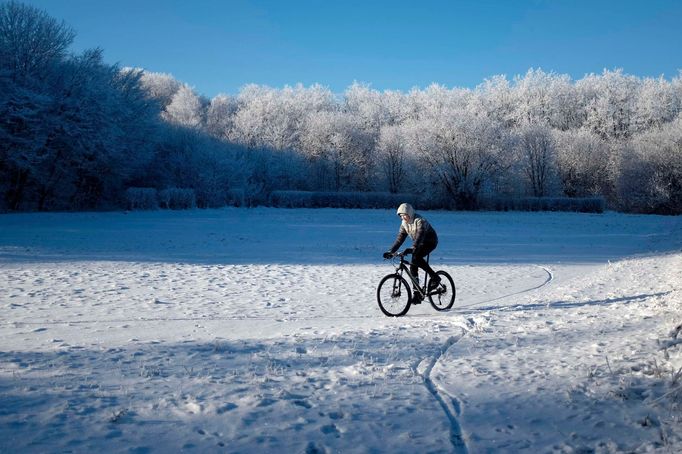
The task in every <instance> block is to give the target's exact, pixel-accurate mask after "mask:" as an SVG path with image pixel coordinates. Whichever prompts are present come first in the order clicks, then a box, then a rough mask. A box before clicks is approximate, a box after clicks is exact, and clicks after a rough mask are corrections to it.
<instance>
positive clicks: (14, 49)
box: [0, 1, 76, 81]
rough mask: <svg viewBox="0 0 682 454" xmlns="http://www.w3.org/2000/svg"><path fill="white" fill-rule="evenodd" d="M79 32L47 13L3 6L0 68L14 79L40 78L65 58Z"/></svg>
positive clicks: (12, 3)
mask: <svg viewBox="0 0 682 454" xmlns="http://www.w3.org/2000/svg"><path fill="white" fill-rule="evenodd" d="M75 36H76V33H75V32H74V31H73V29H71V27H69V26H68V25H66V24H65V23H64V22H59V21H57V20H56V19H53V18H52V17H50V16H49V15H48V14H47V13H45V12H44V11H41V10H39V9H37V8H34V7H32V6H28V5H24V4H22V3H19V2H16V1H9V2H4V3H0V68H2V69H4V70H6V71H8V72H9V74H10V75H11V77H12V78H13V79H14V80H21V81H25V79H26V78H27V77H33V78H41V77H42V76H45V75H46V74H47V73H48V68H49V66H50V65H52V64H54V63H56V62H59V61H60V60H61V59H62V58H64V57H65V55H66V51H67V49H68V48H69V46H70V45H71V44H72V42H73V40H74V38H75Z"/></svg>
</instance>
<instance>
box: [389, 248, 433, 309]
mask: <svg viewBox="0 0 682 454" xmlns="http://www.w3.org/2000/svg"><path fill="white" fill-rule="evenodd" d="M396 256H397V257H400V263H398V266H397V267H396V268H395V273H396V274H399V275H400V276H402V275H403V273H406V274H407V276H408V277H409V278H410V282H411V283H412V288H413V289H415V290H417V291H418V292H419V293H420V295H421V297H422V298H426V296H427V293H426V289H427V288H428V287H427V286H428V284H429V275H428V273H424V285H423V286H419V281H417V279H416V278H415V277H414V276H413V275H412V273H411V272H410V265H412V262H410V261H409V260H407V259H405V255H403V254H396ZM426 263H429V256H428V255H427V256H426Z"/></svg>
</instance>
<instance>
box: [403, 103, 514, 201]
mask: <svg viewBox="0 0 682 454" xmlns="http://www.w3.org/2000/svg"><path fill="white" fill-rule="evenodd" d="M409 135H410V140H411V142H410V143H411V147H413V148H414V149H415V150H416V151H417V152H418V153H419V154H420V156H422V157H423V159H425V161H426V162H427V163H428V166H429V168H430V170H431V172H432V173H433V174H434V175H435V176H436V177H437V178H438V181H439V182H440V183H441V184H442V186H443V188H444V189H445V191H446V192H447V194H449V196H450V197H451V200H452V201H453V202H454V206H455V207H456V208H458V209H467V210H469V209H476V208H477V207H478V203H479V196H480V194H481V191H482V190H483V188H484V185H485V184H486V183H487V182H489V181H491V179H492V178H493V177H494V175H495V173H496V172H497V171H498V170H499V167H500V163H501V162H502V156H501V154H502V153H503V150H504V149H505V147H506V145H507V140H508V137H507V136H506V134H505V131H504V130H503V128H502V127H501V125H500V124H499V123H497V122H495V121H493V120H491V119H490V118H482V117H480V116H477V115H474V114H471V113H468V112H459V113H457V114H454V115H452V116H449V117H444V118H441V119H440V121H437V122H434V121H430V120H429V121H425V120H420V121H418V122H415V123H414V124H413V125H412V126H411V128H410V129H409Z"/></svg>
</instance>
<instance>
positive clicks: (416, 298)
mask: <svg viewBox="0 0 682 454" xmlns="http://www.w3.org/2000/svg"><path fill="white" fill-rule="evenodd" d="M421 303H422V296H421V295H420V294H419V293H417V292H414V293H413V294H412V298H411V299H410V304H421Z"/></svg>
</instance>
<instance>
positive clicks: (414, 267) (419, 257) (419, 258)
mask: <svg viewBox="0 0 682 454" xmlns="http://www.w3.org/2000/svg"><path fill="white" fill-rule="evenodd" d="M436 246H438V243H425V244H422V245H421V246H420V247H418V248H415V249H414V252H412V264H411V265H410V273H412V275H413V276H414V277H417V272H418V271H419V270H418V268H421V269H423V270H424V271H426V272H427V273H428V275H429V277H430V278H431V279H433V278H434V277H436V272H435V271H433V268H431V266H429V264H428V263H427V262H426V260H425V259H424V257H426V256H427V255H429V254H430V253H431V252H433V250H434V249H436Z"/></svg>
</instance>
